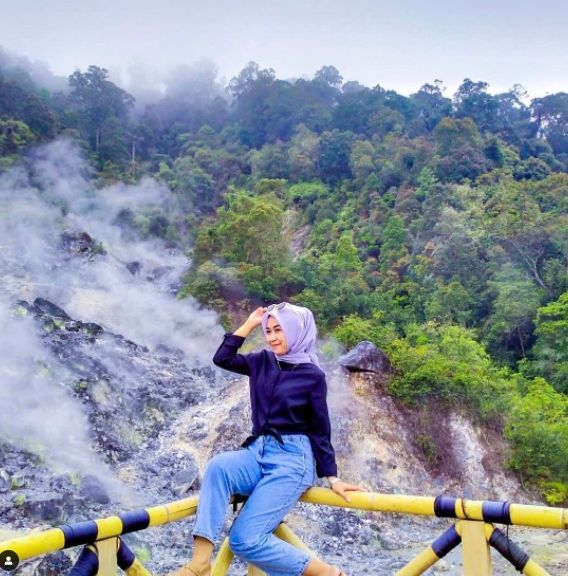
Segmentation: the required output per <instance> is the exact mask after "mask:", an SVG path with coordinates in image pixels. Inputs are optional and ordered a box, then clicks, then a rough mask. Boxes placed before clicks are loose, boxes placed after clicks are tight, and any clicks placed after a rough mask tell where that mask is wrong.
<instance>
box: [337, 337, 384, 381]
mask: <svg viewBox="0 0 568 576" xmlns="http://www.w3.org/2000/svg"><path fill="white" fill-rule="evenodd" d="M339 364H340V365H341V366H343V367H344V368H347V370H350V371H352V372H375V373H376V374H389V373H390V372H392V366H391V363H390V361H389V359H388V358H387V356H386V354H385V353H384V352H383V351H382V350H380V349H379V348H377V347H376V346H375V345H374V344H373V343H372V342H369V341H367V340H363V341H362V342H359V344H357V346H355V348H353V349H352V350H350V351H349V352H347V354H344V355H343V356H341V357H340V358H339Z"/></svg>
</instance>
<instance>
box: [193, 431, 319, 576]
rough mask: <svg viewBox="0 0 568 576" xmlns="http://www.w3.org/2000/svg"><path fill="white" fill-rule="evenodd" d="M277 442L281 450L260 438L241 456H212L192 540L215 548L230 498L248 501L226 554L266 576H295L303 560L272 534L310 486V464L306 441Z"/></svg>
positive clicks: (288, 437)
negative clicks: (200, 539)
mask: <svg viewBox="0 0 568 576" xmlns="http://www.w3.org/2000/svg"><path fill="white" fill-rule="evenodd" d="M282 438H283V440H284V444H280V443H279V442H278V441H277V440H276V439H275V438H273V437H272V436H260V437H259V438H257V439H256V440H255V441H254V442H253V443H252V444H250V445H249V446H247V447H246V448H244V449H242V450H237V451H235V452H224V453H222V454H217V455H216V456H214V457H213V458H212V459H211V460H210V461H209V464H208V465H207V469H206V471H205V476H204V478H203V483H202V486H201V495H200V498H199V506H198V508H197V518H196V520H195V526H194V529H193V535H194V536H202V537H203V538H207V540H210V541H211V542H213V543H215V542H217V540H218V539H219V536H220V534H221V530H222V529H223V526H224V524H225V519H226V516H227V509H228V504H229V500H230V497H231V495H233V494H242V495H244V496H248V500H247V501H246V503H245V504H244V506H243V507H242V509H241V511H240V513H239V515H238V516H237V518H236V520H235V521H234V522H233V526H232V527H231V531H230V533H229V544H230V547H231V550H232V551H233V552H234V553H235V554H236V555H237V556H239V557H240V558H242V559H243V560H246V561H247V562H250V563H251V564H254V565H255V566H257V567H258V568H260V569H261V570H264V572H266V573H267V574H269V575H270V576H295V575H298V576H299V575H301V574H302V573H303V572H304V569H305V567H306V565H307V563H308V562H309V559H310V557H309V555H308V554H307V553H306V552H304V551H303V550H299V549H298V548H296V547H294V546H292V545H291V544H288V543H287V542H284V541H283V540H280V538H278V537H276V536H274V535H273V534H272V532H273V531H274V530H275V529H276V528H277V527H278V525H279V524H280V522H281V520H282V518H284V515H285V514H286V513H287V512H288V511H289V510H290V509H291V508H292V507H293V506H294V504H296V502H297V501H298V499H299V498H300V496H301V495H302V494H303V493H304V492H305V491H306V490H307V489H308V488H309V487H310V486H311V485H312V484H313V482H314V460H313V455H312V448H311V446H310V441H309V439H308V437H307V436H304V435H302V434H285V435H283V436H282Z"/></svg>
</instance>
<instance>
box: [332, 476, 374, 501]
mask: <svg viewBox="0 0 568 576" xmlns="http://www.w3.org/2000/svg"><path fill="white" fill-rule="evenodd" d="M331 489H332V490H333V491H334V492H335V493H336V494H339V495H340V496H341V497H342V498H343V500H345V501H346V502H351V498H349V495H348V493H349V492H366V490H364V489H363V488H361V487H360V486H355V484H348V483H347V482H343V480H336V481H335V482H334V483H333V484H332V485H331Z"/></svg>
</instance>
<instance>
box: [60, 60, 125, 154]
mask: <svg viewBox="0 0 568 576" xmlns="http://www.w3.org/2000/svg"><path fill="white" fill-rule="evenodd" d="M69 85H70V86H71V93H70V95H69V97H70V101H71V103H72V104H73V105H74V106H75V107H76V109H77V111H78V113H79V117H80V121H81V130H82V132H83V133H84V134H85V136H86V137H87V138H88V140H89V143H90V144H91V147H92V149H93V150H94V151H95V152H96V153H97V154H99V153H100V152H101V139H102V137H103V133H104V131H105V128H107V129H109V130H108V132H109V138H110V137H112V135H116V132H117V131H116V129H115V128H116V124H117V123H118V124H119V126H120V128H122V129H123V130H124V131H126V129H127V123H128V113H129V110H130V109H131V108H132V107H133V106H134V97H133V96H131V95H130V94H128V92H126V91H125V90H123V89H122V88H119V87H118V86H116V84H113V83H112V82H111V81H110V80H109V79H108V70H105V69H104V68H99V67H98V66H89V68H88V70H87V72H84V73H83V72H80V71H79V70H77V71H75V72H73V74H71V76H69ZM110 128H112V130H111V129H110ZM118 132H120V130H119V131H118ZM121 152H122V154H124V152H125V150H124V147H121ZM126 153H127V155H128V151H127V150H126ZM121 159H123V158H121ZM102 160H112V161H116V160H117V158H112V157H111V158H109V157H108V155H107V157H103V158H102Z"/></svg>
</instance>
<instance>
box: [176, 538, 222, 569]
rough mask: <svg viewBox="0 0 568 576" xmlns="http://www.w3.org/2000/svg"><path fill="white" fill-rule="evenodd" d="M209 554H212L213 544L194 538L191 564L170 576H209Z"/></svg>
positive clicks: (203, 539) (205, 539)
mask: <svg viewBox="0 0 568 576" xmlns="http://www.w3.org/2000/svg"><path fill="white" fill-rule="evenodd" d="M211 554H213V542H210V541H209V540H207V538H202V537H201V536H196V537H195V539H194V543H193V555H192V557H191V562H190V563H189V564H186V565H185V566H182V567H181V568H180V569H179V570H178V571H177V572H174V573H173V574H172V575H171V576H211Z"/></svg>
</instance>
